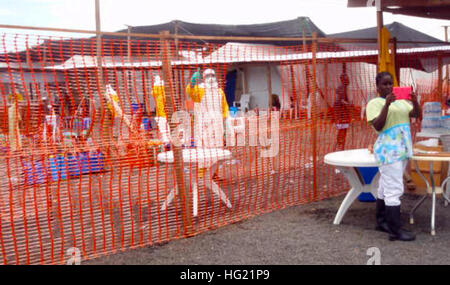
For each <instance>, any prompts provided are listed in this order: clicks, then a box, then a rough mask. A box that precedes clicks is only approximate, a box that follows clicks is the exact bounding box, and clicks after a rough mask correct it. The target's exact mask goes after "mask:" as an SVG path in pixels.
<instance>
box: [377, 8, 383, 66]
mask: <svg viewBox="0 0 450 285" xmlns="http://www.w3.org/2000/svg"><path fill="white" fill-rule="evenodd" d="M382 29H383V11H381V8H380V9H378V10H377V39H378V64H377V73H378V72H379V69H380V62H381V30H382Z"/></svg>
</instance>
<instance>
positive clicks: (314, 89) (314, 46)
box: [309, 32, 318, 200]
mask: <svg viewBox="0 0 450 285" xmlns="http://www.w3.org/2000/svg"><path fill="white" fill-rule="evenodd" d="M311 52H312V76H310V78H311V80H312V84H311V85H310V86H311V91H312V92H311V94H310V95H309V96H311V139H312V147H313V169H314V185H313V186H314V188H313V197H312V199H313V200H316V199H317V198H318V197H317V119H316V115H317V106H316V104H317V102H316V92H317V58H316V53H317V33H316V32H314V33H313V41H312V50H311Z"/></svg>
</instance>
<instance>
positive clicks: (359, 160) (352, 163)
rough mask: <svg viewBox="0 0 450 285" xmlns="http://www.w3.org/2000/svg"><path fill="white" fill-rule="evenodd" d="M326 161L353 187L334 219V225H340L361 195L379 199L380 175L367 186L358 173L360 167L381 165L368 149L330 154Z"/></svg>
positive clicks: (326, 156)
mask: <svg viewBox="0 0 450 285" xmlns="http://www.w3.org/2000/svg"><path fill="white" fill-rule="evenodd" d="M324 161H325V163H326V164H329V165H333V166H335V167H336V168H337V169H338V170H339V171H340V172H341V173H343V174H344V175H345V176H346V178H347V180H348V182H349V183H350V186H351V187H352V189H351V190H350V191H349V192H348V193H347V195H346V196H345V198H344V201H342V203H341V206H340V207H339V210H338V212H337V214H336V217H335V218H334V222H333V224H335V225H338V224H340V223H341V221H342V218H343V217H344V215H345V213H346V212H347V210H348V208H349V207H350V206H351V205H352V204H353V202H354V201H355V199H356V198H357V197H358V196H359V195H360V194H361V193H363V192H371V193H372V195H373V196H374V197H377V189H378V180H379V178H380V173H377V174H376V176H375V177H374V178H373V180H372V182H371V183H370V184H365V182H364V179H363V178H362V177H361V175H360V173H359V171H358V167H378V166H379V164H378V163H377V161H376V160H375V156H374V155H373V154H372V153H370V152H369V150H368V149H353V150H346V151H339V152H333V153H329V154H327V155H325V158H324Z"/></svg>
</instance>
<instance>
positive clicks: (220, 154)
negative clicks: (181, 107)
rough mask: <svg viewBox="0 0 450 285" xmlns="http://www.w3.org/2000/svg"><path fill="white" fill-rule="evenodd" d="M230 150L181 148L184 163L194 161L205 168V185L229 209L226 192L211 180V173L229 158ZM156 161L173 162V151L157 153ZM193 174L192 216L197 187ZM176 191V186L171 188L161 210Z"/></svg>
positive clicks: (195, 208)
mask: <svg viewBox="0 0 450 285" xmlns="http://www.w3.org/2000/svg"><path fill="white" fill-rule="evenodd" d="M231 157H232V156H231V152H230V151H228V150H225V149H218V148H192V149H183V161H184V163H185V164H187V165H189V164H191V163H196V164H197V165H198V167H199V168H207V169H208V170H207V172H206V174H205V176H206V179H205V186H206V187H207V188H209V189H211V190H212V192H213V193H214V194H215V195H217V196H218V197H219V198H220V200H222V201H223V202H224V203H225V205H226V206H227V207H228V208H230V209H231V207H232V206H231V203H230V200H228V198H227V196H226V194H225V193H224V192H223V191H222V189H221V188H220V187H219V185H217V183H215V182H214V180H213V175H214V173H215V172H216V170H217V168H218V167H219V165H220V164H221V163H223V162H225V161H226V160H227V159H230V158H231ZM158 161H159V162H163V163H173V161H174V159H173V151H166V152H163V153H160V154H158ZM193 176H194V185H193V188H192V195H193V207H194V217H196V216H197V215H198V187H197V177H196V175H193ZM177 193H178V187H177V186H175V188H173V189H171V190H170V192H169V195H168V196H167V198H166V200H165V201H164V202H163V205H162V207H161V211H165V210H166V208H167V207H168V206H169V204H170V203H172V201H173V199H174V198H175V195H176V194H177Z"/></svg>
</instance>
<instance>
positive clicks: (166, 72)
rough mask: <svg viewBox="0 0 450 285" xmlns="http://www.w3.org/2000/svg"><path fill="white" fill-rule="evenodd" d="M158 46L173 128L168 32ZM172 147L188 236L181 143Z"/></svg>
mask: <svg viewBox="0 0 450 285" xmlns="http://www.w3.org/2000/svg"><path fill="white" fill-rule="evenodd" d="M160 35H161V40H160V48H161V58H162V71H163V77H164V82H165V84H164V90H165V94H166V106H165V109H166V114H167V122H168V123H169V126H170V129H171V130H173V129H175V127H176V126H175V124H174V123H172V122H171V119H172V115H173V113H174V112H175V111H176V108H177V106H176V105H175V104H174V103H175V102H174V99H175V98H178V97H175V94H174V88H175V85H174V82H173V75H172V65H171V56H172V55H171V52H170V41H169V32H168V31H163V32H161V33H160ZM172 147H173V159H174V161H173V162H174V166H175V176H176V184H177V187H178V197H179V199H180V204H181V206H182V207H183V209H182V210H183V212H182V216H183V222H184V235H185V236H190V235H192V233H193V230H194V228H193V223H192V207H191V205H192V199H191V197H190V193H189V191H188V190H189V189H186V185H185V183H184V163H183V150H182V148H181V145H179V144H172Z"/></svg>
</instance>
